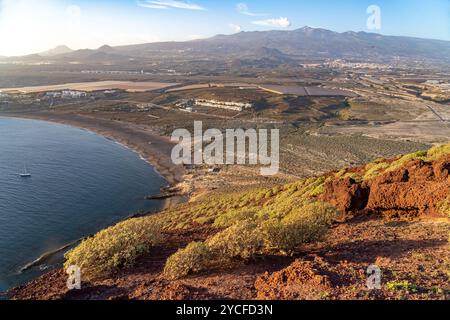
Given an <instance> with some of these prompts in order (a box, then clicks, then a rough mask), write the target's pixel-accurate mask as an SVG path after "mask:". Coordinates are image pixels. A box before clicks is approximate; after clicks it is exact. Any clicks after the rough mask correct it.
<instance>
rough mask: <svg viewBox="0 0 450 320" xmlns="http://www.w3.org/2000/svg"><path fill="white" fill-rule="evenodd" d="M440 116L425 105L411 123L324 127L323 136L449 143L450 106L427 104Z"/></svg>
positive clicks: (321, 131) (398, 122) (397, 122)
mask: <svg viewBox="0 0 450 320" xmlns="http://www.w3.org/2000/svg"><path fill="white" fill-rule="evenodd" d="M427 105H429V106H431V107H432V108H433V110H434V111H435V112H436V113H437V114H438V115H439V116H438V115H436V113H434V112H433V111H431V109H427V107H426V106H425V105H424V106H422V107H423V108H424V110H425V111H424V112H423V113H422V114H420V115H419V116H417V117H416V118H415V119H413V120H410V121H395V122H390V123H386V124H377V123H371V124H368V125H359V124H357V125H345V124H344V125H342V126H335V127H324V128H322V130H320V133H322V134H331V135H338V134H345V135H348V134H363V135H365V136H368V137H373V138H380V139H382V138H387V139H390V138H395V139H401V140H412V141H418V142H427V143H439V142H447V141H448V139H449V137H450V106H448V105H440V104H436V103H431V102H430V103H429V104H427Z"/></svg>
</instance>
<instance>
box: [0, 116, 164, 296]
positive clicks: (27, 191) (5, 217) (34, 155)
mask: <svg viewBox="0 0 450 320" xmlns="http://www.w3.org/2000/svg"><path fill="white" fill-rule="evenodd" d="M24 166H26V168H27V169H28V171H29V172H30V173H31V174H32V176H31V177H30V178H21V177H20V176H19V173H20V172H22V171H23V170H24ZM166 185H167V183H166V182H165V180H164V179H163V178H161V177H160V176H159V175H158V174H157V173H156V172H155V170H154V169H153V168H152V167H151V166H150V165H149V164H148V163H146V162H145V161H143V160H142V159H141V158H140V157H139V155H138V154H136V153H134V152H133V151H131V150H129V149H127V148H125V147H124V146H121V145H119V144H117V143H115V142H114V141H111V140H108V139H106V138H104V137H102V136H99V135H96V134H93V133H91V132H88V131H86V130H81V129H77V128H73V127H69V126H64V125H59V124H52V123H47V122H43V121H34V120H21V119H8V118H1V117H0V291H4V290H6V289H8V288H11V287H13V286H17V285H20V284H22V283H24V282H26V281H29V280H31V279H33V278H34V277H36V276H38V275H40V274H42V273H43V272H45V271H48V270H49V269H51V268H53V267H55V266H57V263H60V262H61V261H59V260H60V259H61V257H59V260H58V259H56V261H55V259H53V261H52V263H49V262H47V264H43V265H39V266H37V267H36V268H33V269H31V270H29V271H26V272H23V273H20V272H19V271H20V270H21V268H22V267H23V266H25V265H26V264H28V263H30V262H31V261H34V260H35V259H37V258H39V257H40V256H41V255H42V254H44V253H47V252H49V251H53V250H56V249H58V248H61V247H62V246H64V245H67V244H69V243H72V242H73V241H76V240H78V239H80V238H83V237H85V236H87V235H91V234H93V233H95V232H97V231H99V230H101V229H103V228H105V227H107V226H110V225H112V224H114V223H116V222H118V221H120V220H122V219H124V218H126V217H128V216H130V215H132V214H135V213H139V212H143V211H145V212H147V211H153V210H158V209H160V208H161V206H162V203H161V202H160V201H148V200H144V197H145V196H147V195H150V194H157V193H159V190H160V188H161V187H162V186H166Z"/></svg>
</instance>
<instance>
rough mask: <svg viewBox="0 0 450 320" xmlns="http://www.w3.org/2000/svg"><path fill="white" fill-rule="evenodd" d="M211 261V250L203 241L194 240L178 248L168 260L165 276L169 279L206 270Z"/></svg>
mask: <svg viewBox="0 0 450 320" xmlns="http://www.w3.org/2000/svg"><path fill="white" fill-rule="evenodd" d="M210 262H211V252H210V250H209V248H208V246H207V245H206V244H205V243H203V242H193V243H191V244H189V245H188V246H187V247H186V248H184V249H181V250H178V252H176V253H175V254H174V255H172V256H171V257H170V258H169V259H168V260H167V262H166V266H165V268H164V277H165V278H166V279H168V280H176V279H180V278H183V277H185V276H187V275H189V274H191V273H195V272H200V271H203V270H206V269H207V268H208V266H209V263H210Z"/></svg>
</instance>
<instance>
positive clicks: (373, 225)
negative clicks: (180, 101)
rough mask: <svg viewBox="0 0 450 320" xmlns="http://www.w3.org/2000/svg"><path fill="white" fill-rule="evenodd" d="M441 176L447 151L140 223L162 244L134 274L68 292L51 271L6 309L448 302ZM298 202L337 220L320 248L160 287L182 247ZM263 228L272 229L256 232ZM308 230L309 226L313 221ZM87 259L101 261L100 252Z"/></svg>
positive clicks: (447, 194) (261, 257)
mask: <svg viewBox="0 0 450 320" xmlns="http://www.w3.org/2000/svg"><path fill="white" fill-rule="evenodd" d="M449 171H450V144H449V145H446V146H438V147H434V148H432V149H431V150H429V151H428V152H417V153H415V154H410V155H406V156H401V157H398V158H397V159H391V160H385V159H378V160H376V161H375V162H374V163H371V164H368V165H367V166H364V167H359V168H350V169H344V170H341V171H340V172H332V173H329V174H327V175H324V176H322V177H318V178H317V177H316V178H311V179H308V180H306V181H301V182H298V183H294V184H291V185H287V186H280V187H277V188H273V189H270V190H263V192H260V191H258V192H255V191H253V192H249V193H245V194H238V195H233V196H231V197H225V198H217V197H209V198H207V199H203V200H200V201H199V202H198V203H197V202H196V203H190V204H187V205H184V206H181V207H180V208H177V209H173V210H170V211H166V212H163V213H161V214H160V215H159V216H156V217H150V218H148V219H155V220H148V221H145V220H142V223H144V222H149V221H150V222H152V223H153V222H155V221H162V222H163V224H164V227H163V231H162V238H163V239H164V240H163V241H162V242H161V243H158V244H157V245H155V246H153V247H151V248H150V249H149V250H148V252H146V253H145V254H142V255H140V256H139V257H137V259H136V260H135V261H134V262H133V265H132V267H128V268H120V269H119V270H117V271H116V272H114V273H111V274H108V275H105V276H104V277H102V278H101V279H99V278H97V279H93V280H90V281H87V282H84V283H83V289H82V290H79V291H68V290H67V289H66V275H65V274H64V271H63V270H62V269H61V270H56V271H52V272H50V273H49V274H47V275H45V276H43V277H41V278H39V279H37V280H35V281H33V282H31V283H29V284H27V285H25V286H23V287H21V288H17V289H14V290H12V291H11V292H10V296H11V297H12V298H14V299H449V298H450V287H449V278H450V258H449V257H450V245H449V234H450V177H449ZM305 201H306V202H307V203H310V201H318V202H314V203H328V205H333V206H335V207H336V208H338V209H339V211H340V215H339V217H338V218H337V219H336V220H335V222H334V223H333V225H332V226H331V228H330V229H329V230H328V232H327V233H326V235H325V236H324V237H322V238H321V239H316V240H315V241H313V240H311V239H310V240H308V241H300V242H299V243H298V245H296V247H295V248H294V249H293V250H289V251H288V252H283V250H275V249H276V248H275V247H272V249H271V250H266V249H264V250H262V249H261V248H260V247H258V250H254V251H251V252H252V254H249V255H243V254H242V255H239V254H238V255H234V258H233V259H228V260H223V261H221V263H220V264H216V265H208V268H197V269H195V270H194V269H192V270H191V271H192V272H189V274H188V275H187V276H184V277H179V278H178V279H175V280H168V279H167V277H166V275H165V273H164V271H165V268H167V261H168V259H169V257H173V254H174V253H175V252H177V254H178V253H179V252H180V251H178V250H180V249H182V248H185V247H186V246H187V245H188V244H189V243H196V244H202V243H204V244H205V245H210V244H211V243H213V242H214V241H212V240H211V239H214V237H215V236H216V235H217V234H219V233H221V232H227V230H230V229H231V228H234V227H236V226H242V225H245V224H249V223H250V222H249V220H248V217H249V216H251V217H252V222H251V223H256V222H255V221H258V219H259V220H261V219H266V218H265V217H266V216H267V215H269V216H270V215H275V216H280V215H281V216H283V217H284V218H281V219H282V220H281V221H285V219H286V217H288V218H289V219H292V216H291V214H292V213H288V212H291V211H292V210H293V211H294V212H297V211H298V210H300V211H301V210H306V209H305V208H309V207H308V206H309V205H307V206H305V205H304V202H305ZM255 211H256V214H255ZM285 211H286V212H285ZM243 217H244V218H243ZM262 217H264V218H262ZM312 217H313V218H314V215H313V216H312ZM317 219H318V217H317ZM232 221H234V222H232ZM267 221H272V220H264V221H263V222H264V223H266V222H267ZM308 221H311V223H316V222H315V220H314V219H313V220H308ZM229 225H231V227H228V226H229ZM125 226H127V223H125V224H124V225H123V226H118V227H115V229H110V230H109V231H108V232H109V233H112V234H113V235H114V236H115V238H120V237H121V233H120V232H123V230H122V229H121V228H125ZM303 227H305V226H303ZM224 230H225V231H224ZM306 230H307V231H308V230H309V229H306ZM221 234H222V233H221ZM106 235H107V234H102V235H101V236H100V235H99V236H97V238H98V239H102V237H105V236H106ZM224 235H227V236H228V238H227V241H228V242H230V243H238V240H239V241H242V238H243V237H244V236H243V235H242V234H240V235H239V236H238V237H237V238H233V237H231V238H230V237H229V236H230V233H229V232H228V233H224ZM280 235H282V233H280ZM98 239H97V240H98ZM216 240H217V239H216ZM114 241H116V239H115V240H114ZM93 244H96V245H98V243H97V242H93ZM239 244H240V245H243V242H242V243H241V242H239ZM245 244H246V246H244V247H243V249H245V250H247V251H248V250H250V249H253V247H251V246H252V245H253V243H250V244H249V243H248V242H246V243H245ZM88 249H89V248H88ZM92 250H94V248H92ZM95 250H97V251H94V252H96V254H99V253H100V255H99V256H101V255H102V254H103V253H104V251H102V250H105V249H101V250H100V251H98V249H95ZM183 250H186V249H183ZM183 250H182V251H183ZM83 252H86V251H83V250H82V251H81V252H78V254H80V253H83ZM87 252H89V251H87ZM184 253H185V252H184ZM193 257H194V256H191V258H193ZM243 257H245V258H243ZM169 260H170V259H169ZM81 261H83V259H82V260H81ZM180 261H182V262H183V260H180ZM184 262H185V263H186V261H184ZM190 262H192V261H190ZM371 265H376V266H377V267H379V268H380V269H381V271H382V279H381V287H380V288H379V289H376V290H370V289H368V287H367V279H368V274H367V268H368V267H369V266H371ZM196 266H197V267H198V266H199V265H198V264H197V265H196Z"/></svg>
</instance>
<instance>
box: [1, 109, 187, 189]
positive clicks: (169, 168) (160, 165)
mask: <svg viewBox="0 0 450 320" xmlns="http://www.w3.org/2000/svg"><path fill="white" fill-rule="evenodd" d="M0 117H5V118H18V119H30V120H40V121H46V122H53V123H58V124H63V125H68V126H72V127H76V128H78V129H84V130H88V131H90V132H92V133H95V134H98V135H101V136H103V137H104V138H106V139H109V140H112V141H114V142H116V143H118V144H119V145H121V146H123V147H126V148H128V149H130V150H131V151H133V152H136V153H137V154H138V155H139V156H140V157H141V158H142V160H144V161H146V162H148V164H149V165H151V166H152V167H153V168H154V170H155V171H156V172H157V173H158V174H159V175H160V176H161V177H162V178H164V179H165V180H166V181H167V182H168V183H169V185H170V187H176V186H177V185H178V184H180V183H182V182H183V181H184V175H185V170H184V167H182V166H177V165H174V164H173V163H172V160H171V152H172V146H173V143H172V142H171V141H170V139H169V138H167V137H162V136H159V135H157V134H155V133H152V132H151V131H149V130H148V128H145V127H144V126H140V125H136V124H132V123H126V122H120V121H116V120H105V119H98V118H94V117H89V116H84V115H80V114H70V113H53V112H38V113H0Z"/></svg>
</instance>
